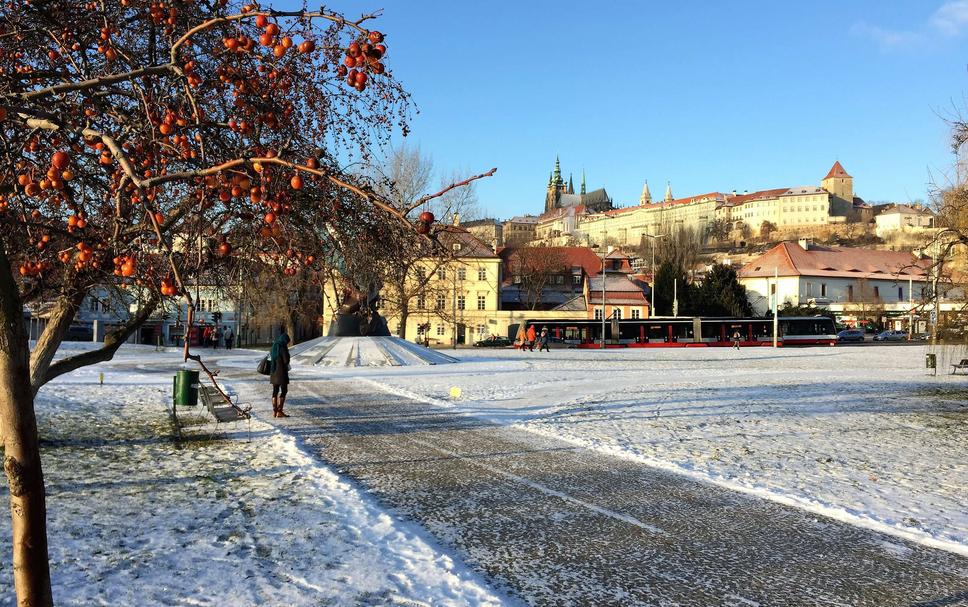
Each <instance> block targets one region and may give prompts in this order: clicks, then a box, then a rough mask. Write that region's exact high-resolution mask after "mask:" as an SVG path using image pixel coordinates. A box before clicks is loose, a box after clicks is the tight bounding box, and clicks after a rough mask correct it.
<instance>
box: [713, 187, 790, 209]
mask: <svg viewBox="0 0 968 607" xmlns="http://www.w3.org/2000/svg"><path fill="white" fill-rule="evenodd" d="M789 189H790V188H776V189H773V190H760V191H759V192H750V193H749V194H739V195H738V196H727V197H726V204H728V205H730V206H735V205H738V204H743V203H745V202H749V201H751V200H760V199H764V198H777V197H779V196H781V195H782V194H785V193H786V192H787V190H789Z"/></svg>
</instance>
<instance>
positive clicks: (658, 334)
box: [646, 325, 669, 341]
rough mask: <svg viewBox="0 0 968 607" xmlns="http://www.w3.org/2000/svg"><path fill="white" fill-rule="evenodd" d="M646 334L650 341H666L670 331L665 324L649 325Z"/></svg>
mask: <svg viewBox="0 0 968 607" xmlns="http://www.w3.org/2000/svg"><path fill="white" fill-rule="evenodd" d="M646 335H647V336H648V338H649V341H664V340H665V338H666V337H668V336H669V333H668V331H667V330H666V328H665V327H664V326H663V325H649V326H648V330H647V331H646Z"/></svg>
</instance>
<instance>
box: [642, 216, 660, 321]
mask: <svg viewBox="0 0 968 607" xmlns="http://www.w3.org/2000/svg"><path fill="white" fill-rule="evenodd" d="M642 235H643V236H646V237H648V238H651V239H652V304H651V305H650V306H649V309H650V314H649V315H650V316H652V317H655V239H656V238H665V234H642Z"/></svg>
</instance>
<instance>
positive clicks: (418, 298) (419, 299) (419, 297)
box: [417, 293, 427, 310]
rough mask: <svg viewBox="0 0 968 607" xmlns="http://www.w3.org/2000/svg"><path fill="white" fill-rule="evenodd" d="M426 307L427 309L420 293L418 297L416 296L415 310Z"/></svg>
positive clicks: (425, 299)
mask: <svg viewBox="0 0 968 607" xmlns="http://www.w3.org/2000/svg"><path fill="white" fill-rule="evenodd" d="M426 307H427V298H426V297H425V296H424V294H423V293H421V294H420V295H417V309H418V310H423V309H424V308H426Z"/></svg>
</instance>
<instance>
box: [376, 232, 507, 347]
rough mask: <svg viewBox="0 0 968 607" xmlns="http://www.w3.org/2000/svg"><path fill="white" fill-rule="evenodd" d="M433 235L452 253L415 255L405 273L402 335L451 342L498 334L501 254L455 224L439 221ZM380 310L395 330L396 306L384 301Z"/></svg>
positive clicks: (398, 322)
mask: <svg viewBox="0 0 968 607" xmlns="http://www.w3.org/2000/svg"><path fill="white" fill-rule="evenodd" d="M438 240H439V241H440V242H441V244H443V245H444V246H445V247H447V249H449V252H450V254H451V258H449V259H446V260H439V259H433V258H428V259H426V260H420V261H418V262H417V264H415V266H414V272H413V273H412V275H411V276H408V278H407V280H408V283H409V284H408V288H407V292H408V294H410V295H411V296H410V298H409V305H408V307H409V310H408V314H407V319H406V324H407V326H406V332H405V334H404V335H405V337H406V339H409V340H414V341H420V342H421V343H423V342H425V341H426V342H429V343H430V345H451V344H453V343H454V341H455V340H456V342H457V343H458V344H465V343H473V342H475V341H477V340H480V339H484V338H485V337H487V336H488V335H491V334H498V331H497V323H496V316H497V315H498V307H499V290H498V285H499V283H500V276H501V258H500V257H498V256H497V255H495V253H494V251H492V250H491V247H490V246H488V245H487V244H484V243H483V242H481V241H480V240H479V239H477V238H475V237H474V235H472V234H471V233H470V232H468V231H467V230H465V229H463V228H461V227H459V226H443V227H442V230H441V232H440V233H439V235H438ZM380 312H381V314H383V316H384V317H385V318H386V319H387V325H388V326H389V328H390V332H391V333H393V334H394V335H399V334H400V328H401V326H400V325H401V323H402V322H403V319H402V317H401V314H400V311H399V310H395V309H392V308H390V307H385V308H383V309H381V310H380ZM505 330H506V327H505Z"/></svg>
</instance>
